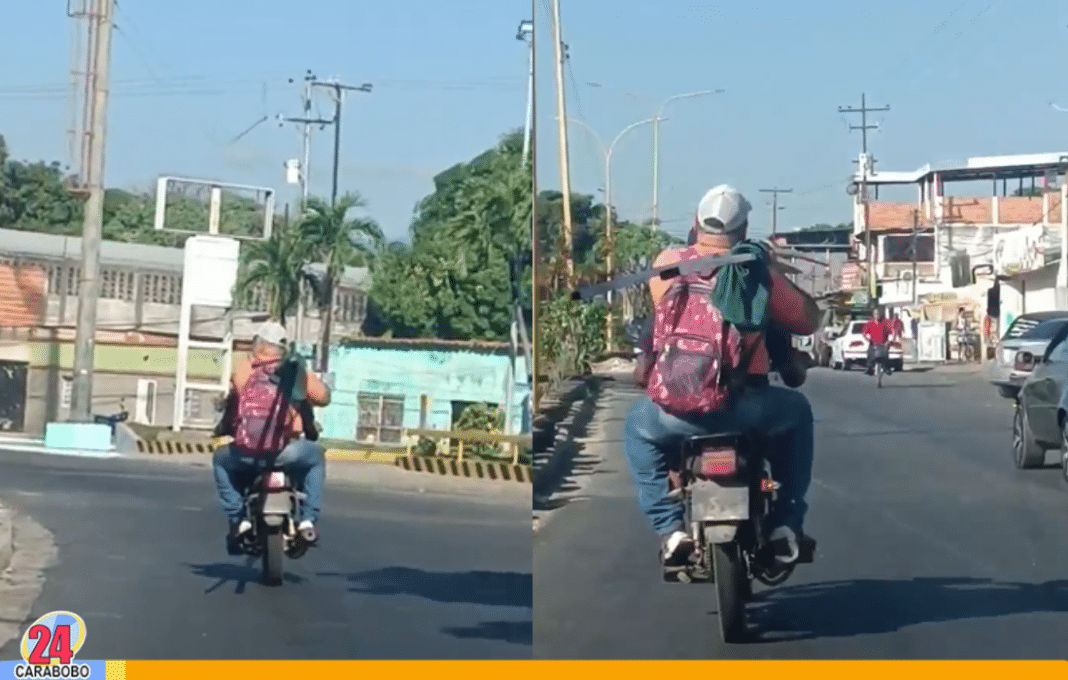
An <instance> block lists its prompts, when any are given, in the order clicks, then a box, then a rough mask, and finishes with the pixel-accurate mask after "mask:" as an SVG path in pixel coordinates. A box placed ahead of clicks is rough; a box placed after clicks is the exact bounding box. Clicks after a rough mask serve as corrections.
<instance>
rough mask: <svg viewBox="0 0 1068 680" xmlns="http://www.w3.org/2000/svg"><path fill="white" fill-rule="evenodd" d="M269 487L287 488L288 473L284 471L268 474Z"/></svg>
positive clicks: (267, 484) (267, 483)
mask: <svg viewBox="0 0 1068 680" xmlns="http://www.w3.org/2000/svg"><path fill="white" fill-rule="evenodd" d="M265 486H266V487H267V488H268V489H284V488H286V473H284V472H271V473H270V474H268V475H267V479H266V485H265Z"/></svg>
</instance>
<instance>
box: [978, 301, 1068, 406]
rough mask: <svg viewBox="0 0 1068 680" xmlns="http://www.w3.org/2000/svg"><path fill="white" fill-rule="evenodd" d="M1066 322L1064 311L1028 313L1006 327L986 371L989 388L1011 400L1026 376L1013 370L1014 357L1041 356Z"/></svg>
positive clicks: (1067, 314) (1067, 312)
mask: <svg viewBox="0 0 1068 680" xmlns="http://www.w3.org/2000/svg"><path fill="white" fill-rule="evenodd" d="M1066 322H1068V311H1065V310H1058V311H1052V312H1032V313H1030V314H1021V315H1020V316H1019V317H1017V318H1016V319H1015V320H1014V321H1013V322H1012V324H1010V325H1009V328H1008V330H1006V331H1005V335H1003V336H1002V337H1001V341H1000V342H999V343H998V346H997V350H996V351H995V352H994V359H993V361H991V362H990V364H989V367H988V369H989V370H988V377H989V379H990V384H992V385H993V386H994V387H996V388H997V389H998V393H999V394H1000V395H1001V396H1003V397H1005V398H1006V399H1015V398H1016V395H1017V393H1018V392H1019V391H1020V385H1022V384H1023V382H1024V380H1025V379H1026V378H1027V375H1028V374H1027V372H1026V371H1023V372H1021V371H1020V370H1018V369H1017V367H1016V355H1017V354H1019V353H1020V352H1021V351H1027V352H1030V353H1031V354H1034V355H1037V356H1042V354H1043V353H1044V352H1045V351H1046V345H1048V344H1049V342H1050V340H1051V339H1052V338H1053V337H1054V336H1055V335H1056V334H1057V331H1058V330H1060V328H1061V326H1062V325H1063V324H1064V323H1066Z"/></svg>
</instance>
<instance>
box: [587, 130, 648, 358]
mask: <svg viewBox="0 0 1068 680" xmlns="http://www.w3.org/2000/svg"><path fill="white" fill-rule="evenodd" d="M658 120H659V119H658V118H646V119H645V120H640V121H638V122H637V123H631V124H630V125H628V126H627V127H625V128H623V129H622V130H621V131H620V132H619V134H618V135H616V138H615V139H613V140H612V143H611V144H608V145H607V146H606V145H605V143H604V140H602V139H601V136H600V135H599V134H597V131H596V130H594V129H593V128H592V127H591V126H590V125H589V124H588V123H586V122H585V121H582V120H578V119H577V118H568V122H570V123H575V124H577V125H581V126H582V127H584V128H585V129H586V131H587V132H589V133H590V134H591V135H593V138H594V139H595V140H597V143H598V144H599V145H600V147H601V153H602V155H603V156H604V204H605V205H604V207H605V229H604V233H605V243H606V246H607V247H606V251H607V252H606V253H605V270H606V271H607V275H608V276H611V275H612V272H613V265H614V264H615V263H614V259H615V248H614V246H615V242H614V238H615V234H614V229H613V226H614V225H613V223H612V222H613V220H612V153H613V152H614V151H615V149H616V144H618V143H619V140H621V139H623V137H624V136H625V135H626V134H627V133H628V132H630V131H631V130H633V129H635V128H638V127H641V126H642V125H649V124H650V123H656V122H657V121H658ZM612 336H613V328H612V291H609V292H608V318H607V320H606V328H605V341H606V346H607V347H608V348H611V347H612Z"/></svg>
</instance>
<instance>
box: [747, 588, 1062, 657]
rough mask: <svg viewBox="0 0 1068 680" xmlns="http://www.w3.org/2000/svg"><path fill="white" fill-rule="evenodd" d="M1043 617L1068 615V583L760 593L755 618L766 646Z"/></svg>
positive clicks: (811, 589)
mask: <svg viewBox="0 0 1068 680" xmlns="http://www.w3.org/2000/svg"><path fill="white" fill-rule="evenodd" d="M1039 612H1068V580H1061V581H1048V582H1046V583H1006V582H998V581H994V580H991V579H975V578H915V579H909V580H902V581H889V580H858V581H835V582H830V583H817V584H812V585H804V586H793V587H784V588H779V589H776V590H772V591H768V592H766V593H764V594H762V595H758V599H757V600H756V601H755V602H754V607H753V617H752V620H753V622H754V623H755V624H757V629H758V631H760V633H761V634H762V635H761V638H760V641H762V642H785V641H796V640H811V639H816V638H828V637H832V638H833V637H852V636H854V635H874V634H880V633H892V632H895V631H898V630H900V629H902V628H907V627H909V626H915V625H917V624H921V623H939V622H944V621H960V620H966V619H986V618H994V617H1001V616H1009V615H1012V614H1031V613H1039Z"/></svg>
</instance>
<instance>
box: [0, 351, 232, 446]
mask: <svg viewBox="0 0 1068 680" xmlns="http://www.w3.org/2000/svg"><path fill="white" fill-rule="evenodd" d="M176 357H177V349H176V348H174V347H152V346H147V347H146V346H138V345H120V344H100V343H98V344H97V345H96V356H95V368H96V372H95V376H94V381H93V408H92V410H93V413H96V414H99V415H108V414H112V413H117V412H118V411H119V410H121V408H122V406H123V405H125V407H126V409H127V410H128V411H129V412H130V419H131V420H137V416H138V413H137V396H138V383H139V381H141V380H151V381H154V382H155V383H156V396H155V410H154V415H155V418H154V419H153V418H152V417H151V414H148V415H149V418H148V419H147V422H146V421H142V422H144V424H154V425H158V426H164V427H166V426H170V425H171V423H172V422H173V419H172V415H173V408H174V366H175V361H176ZM73 359H74V347H73V344H72V343H70V342H64V341H57V342H52V341H47V340H44V341H42V340H29V341H0V360H7V361H20V362H26V363H28V364H29V378H28V385H27V394H26V423H25V428H24V431H25V432H28V433H34V434H39V433H43V432H44V426H45V423H47V422H50V421H54V420H62V419H65V418H66V417H67V416H69V415H70V405H69V384H70V380H71V378H72V369H73ZM221 365H222V353H221V352H218V351H213V350H202V349H194V350H191V351H190V353H189V374H190V379H191V380H196V381H200V382H211V381H216V380H220V379H221V377H222V370H221V368H220V367H221ZM212 396H214V395H211V394H208V393H197V395H196V396H194V397H192V398H191V408H192V413H191V415H193V416H194V417H195V416H197V415H200V416H202V417H203V418H205V419H206V418H209V417H210V416H211V408H212V406H213V405H212V404H211V397H212Z"/></svg>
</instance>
